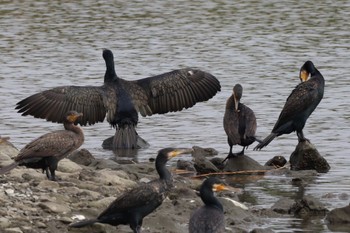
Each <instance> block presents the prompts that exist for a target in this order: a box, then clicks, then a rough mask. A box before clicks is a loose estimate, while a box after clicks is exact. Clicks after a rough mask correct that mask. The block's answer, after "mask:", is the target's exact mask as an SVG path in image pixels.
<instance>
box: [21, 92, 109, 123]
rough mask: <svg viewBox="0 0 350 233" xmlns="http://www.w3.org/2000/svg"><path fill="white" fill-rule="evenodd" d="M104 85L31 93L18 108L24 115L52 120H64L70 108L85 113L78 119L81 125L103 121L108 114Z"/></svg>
mask: <svg viewBox="0 0 350 233" xmlns="http://www.w3.org/2000/svg"><path fill="white" fill-rule="evenodd" d="M103 88H104V87H103V86H102V87H94V86H61V87H56V88H53V89H50V90H46V91H43V92H39V93H37V94H34V95H31V96H29V97H27V98H25V99H23V100H21V101H20V102H18V103H17V106H16V109H18V112H19V113H22V115H23V116H26V115H32V116H34V117H36V118H42V119H46V120H48V121H52V122H62V121H63V119H64V114H65V113H66V112H68V111H70V110H75V111H77V112H81V113H83V116H82V117H81V118H80V119H78V120H77V123H79V124H81V125H87V124H89V125H92V124H95V123H96V122H102V121H103V120H104V118H105V116H106V112H107V110H106V108H105V106H104V104H103V98H104V97H103V96H104V94H103V93H104V92H103Z"/></svg>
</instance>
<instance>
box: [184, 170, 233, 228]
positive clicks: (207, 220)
mask: <svg viewBox="0 0 350 233" xmlns="http://www.w3.org/2000/svg"><path fill="white" fill-rule="evenodd" d="M222 190H229V188H228V187H226V186H225V185H224V184H222V182H221V181H220V180H219V179H217V178H215V177H209V178H207V179H206V180H205V181H204V182H203V184H202V186H201V188H200V196H201V199H202V201H203V202H204V204H205V205H204V206H202V207H200V208H199V209H197V210H195V211H194V212H193V213H192V215H191V218H190V222H189V225H188V226H189V233H223V232H225V217H224V209H223V206H222V204H221V203H220V202H219V200H218V199H217V198H216V197H215V196H214V192H217V191H222Z"/></svg>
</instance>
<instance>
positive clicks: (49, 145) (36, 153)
mask: <svg viewBox="0 0 350 233" xmlns="http://www.w3.org/2000/svg"><path fill="white" fill-rule="evenodd" d="M81 116H82V114H81V113H77V112H76V111H69V112H67V113H66V114H65V116H64V119H63V125H64V130H57V131H53V132H51V133H47V134H44V135H42V136H40V137H39V138H37V139H35V140H33V141H32V142H30V143H28V144H27V145H26V146H25V147H24V148H23V149H22V150H20V152H19V154H18V155H17V156H16V157H15V158H14V161H15V162H14V163H12V164H10V165H8V166H5V167H3V168H0V174H4V173H6V172H8V171H10V170H12V169H13V168H15V167H17V166H25V167H28V168H36V169H39V168H40V169H42V170H43V172H44V171H45V172H46V176H47V178H48V179H51V180H56V176H55V170H56V169H57V164H58V162H59V161H60V160H61V159H63V158H64V157H66V156H67V155H69V154H70V153H71V152H72V151H74V150H76V149H78V148H79V147H80V146H81V145H82V144H83V142H84V134H83V131H82V129H81V128H80V127H79V126H76V125H74V122H75V121H76V120H77V119H78V118H79V117H81Z"/></svg>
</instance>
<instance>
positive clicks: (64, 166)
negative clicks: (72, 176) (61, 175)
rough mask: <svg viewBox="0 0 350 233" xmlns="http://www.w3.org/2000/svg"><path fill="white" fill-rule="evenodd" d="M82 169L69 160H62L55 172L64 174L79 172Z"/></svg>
mask: <svg viewBox="0 0 350 233" xmlns="http://www.w3.org/2000/svg"><path fill="white" fill-rule="evenodd" d="M82 169H83V168H82V167H80V166H79V165H78V164H76V163H74V162H73V161H71V160H69V159H62V160H61V161H60V162H59V163H58V167H57V171H60V172H65V173H75V172H80V171H81V170H82Z"/></svg>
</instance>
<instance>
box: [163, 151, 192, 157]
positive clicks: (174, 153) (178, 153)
mask: <svg viewBox="0 0 350 233" xmlns="http://www.w3.org/2000/svg"><path fill="white" fill-rule="evenodd" d="M192 151H193V150H192V149H176V150H173V151H172V152H170V153H169V154H168V157H169V158H174V157H175V156H178V155H180V154H185V153H191V152H192Z"/></svg>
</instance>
